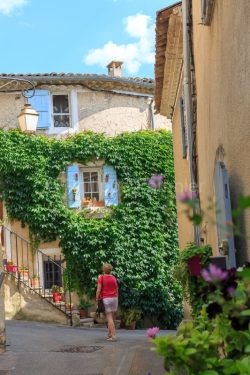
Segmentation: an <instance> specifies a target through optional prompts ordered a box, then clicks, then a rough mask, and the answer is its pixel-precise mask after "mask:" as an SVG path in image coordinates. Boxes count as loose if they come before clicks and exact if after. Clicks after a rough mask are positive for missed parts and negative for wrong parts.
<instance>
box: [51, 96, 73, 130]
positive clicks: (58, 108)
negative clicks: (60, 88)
mask: <svg viewBox="0 0 250 375" xmlns="http://www.w3.org/2000/svg"><path fill="white" fill-rule="evenodd" d="M52 110H53V113H52V116H53V122H54V127H55V128H69V127H70V108H69V96H68V95H61V94H60V95H59V94H53V95H52Z"/></svg>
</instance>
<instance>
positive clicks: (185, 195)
mask: <svg viewBox="0 0 250 375" xmlns="http://www.w3.org/2000/svg"><path fill="white" fill-rule="evenodd" d="M196 198H197V194H196V192H195V191H189V190H184V191H183V192H182V193H181V194H180V195H179V196H178V199H179V201H180V202H182V203H186V202H188V201H191V200H193V199H196Z"/></svg>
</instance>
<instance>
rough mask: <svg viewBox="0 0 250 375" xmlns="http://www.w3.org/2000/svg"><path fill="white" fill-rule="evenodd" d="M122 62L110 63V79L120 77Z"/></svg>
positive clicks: (108, 66)
mask: <svg viewBox="0 0 250 375" xmlns="http://www.w3.org/2000/svg"><path fill="white" fill-rule="evenodd" d="M122 64H123V62H122V61H111V62H110V63H109V64H108V65H107V68H108V75H109V76H110V77H120V78H121V77H122Z"/></svg>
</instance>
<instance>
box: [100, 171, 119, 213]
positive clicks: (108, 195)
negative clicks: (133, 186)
mask: <svg viewBox="0 0 250 375" xmlns="http://www.w3.org/2000/svg"><path fill="white" fill-rule="evenodd" d="M103 179H104V201H105V206H117V205H118V186H117V176H116V171H115V169H114V168H113V167H111V166H110V165H104V166H103Z"/></svg>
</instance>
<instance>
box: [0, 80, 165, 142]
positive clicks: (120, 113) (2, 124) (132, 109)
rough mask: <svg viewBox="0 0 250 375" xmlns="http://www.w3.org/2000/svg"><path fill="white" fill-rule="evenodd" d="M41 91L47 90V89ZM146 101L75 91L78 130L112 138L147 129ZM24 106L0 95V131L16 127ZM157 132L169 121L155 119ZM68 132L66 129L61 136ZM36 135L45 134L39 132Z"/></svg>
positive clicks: (15, 98) (12, 97) (18, 97)
mask: <svg viewBox="0 0 250 375" xmlns="http://www.w3.org/2000/svg"><path fill="white" fill-rule="evenodd" d="M43 89H47V90H50V86H44V87H43ZM52 89H53V92H59V91H60V92H66V93H67V90H66V91H65V86H62V87H60V86H59V87H56V88H55V87H54V86H53V87H52ZM148 101H149V98H148V97H143V96H137V95H131V94H114V93H111V92H102V91H90V90H87V89H86V90H78V91H77V106H78V120H79V131H84V130H92V131H94V132H100V133H105V134H107V135H110V136H115V135H117V134H120V133H123V132H127V131H128V132H130V131H137V130H142V129H148V128H149V127H150V120H149V103H148ZM23 104H24V98H23V97H22V96H21V95H20V94H14V93H13V94H5V93H0V128H2V129H5V130H8V129H13V128H17V127H18V126H19V125H18V120H17V116H18V115H19V114H20V111H21V108H22V107H23ZM154 120H155V128H156V129H168V130H171V122H170V121H169V120H167V119H166V118H165V117H164V116H161V115H156V116H154ZM65 132H67V128H65V130H63V133H65ZM37 133H38V134H46V133H47V130H40V131H38V132H37Z"/></svg>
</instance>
